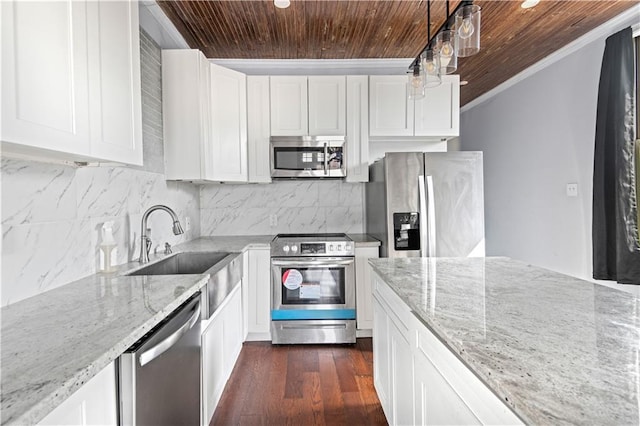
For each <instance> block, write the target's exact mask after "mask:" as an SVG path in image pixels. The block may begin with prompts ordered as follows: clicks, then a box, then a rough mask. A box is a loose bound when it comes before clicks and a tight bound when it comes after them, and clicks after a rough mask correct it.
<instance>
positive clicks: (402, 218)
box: [393, 212, 420, 250]
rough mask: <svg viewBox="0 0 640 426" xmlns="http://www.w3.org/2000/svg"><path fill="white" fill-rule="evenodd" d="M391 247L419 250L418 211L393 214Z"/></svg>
mask: <svg viewBox="0 0 640 426" xmlns="http://www.w3.org/2000/svg"><path fill="white" fill-rule="evenodd" d="M393 248H394V249H395V250H420V214H419V213H417V212H409V213H394V214H393Z"/></svg>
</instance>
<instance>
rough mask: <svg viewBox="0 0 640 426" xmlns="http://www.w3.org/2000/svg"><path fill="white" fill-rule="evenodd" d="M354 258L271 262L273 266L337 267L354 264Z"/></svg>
mask: <svg viewBox="0 0 640 426" xmlns="http://www.w3.org/2000/svg"><path fill="white" fill-rule="evenodd" d="M353 262H354V261H353V259H351V260H331V261H328V262H327V261H324V260H304V259H300V260H272V261H271V264H272V265H273V266H298V267H306V266H323V267H325V268H337V267H340V266H349V265H352V264H353Z"/></svg>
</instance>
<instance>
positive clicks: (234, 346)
mask: <svg viewBox="0 0 640 426" xmlns="http://www.w3.org/2000/svg"><path fill="white" fill-rule="evenodd" d="M241 287H242V286H241V285H240V283H238V285H237V286H236V289H235V290H234V291H233V292H232V293H231V294H230V295H229V296H227V297H229V298H230V300H229V304H228V305H227V306H226V312H225V316H224V332H223V339H224V340H223V343H222V347H223V348H224V354H225V356H224V370H225V376H226V377H225V381H226V380H227V379H228V378H229V376H231V372H232V371H233V366H234V365H235V364H236V360H237V359H238V355H240V350H242V342H243V341H244V339H243V334H242V291H241Z"/></svg>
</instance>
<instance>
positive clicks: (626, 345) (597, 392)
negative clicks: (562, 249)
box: [369, 258, 640, 425]
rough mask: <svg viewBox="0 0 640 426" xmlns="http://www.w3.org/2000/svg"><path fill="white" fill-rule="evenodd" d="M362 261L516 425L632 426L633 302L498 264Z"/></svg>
mask: <svg viewBox="0 0 640 426" xmlns="http://www.w3.org/2000/svg"><path fill="white" fill-rule="evenodd" d="M369 263H370V264H371V265H372V267H373V270H374V271H375V272H376V273H377V274H378V275H379V276H380V277H381V278H382V280H383V281H385V282H386V283H387V284H388V285H389V286H390V287H391V288H392V289H393V290H394V291H395V292H396V293H397V294H398V296H400V298H401V299H402V300H403V301H404V302H405V303H406V304H407V305H408V306H409V308H410V309H411V310H412V311H413V312H414V314H415V315H416V316H417V317H418V318H419V319H420V320H421V321H422V322H423V323H424V324H425V325H426V326H427V327H428V328H430V329H431V330H432V331H433V332H434V333H435V334H436V335H437V336H438V337H439V338H440V339H441V340H442V341H443V342H444V343H445V345H447V346H448V347H449V349H450V350H451V351H452V352H453V353H454V354H456V355H457V356H458V358H460V359H461V360H462V361H463V362H464V363H465V364H466V365H467V366H468V367H469V368H470V370H471V371H473V372H474V373H475V374H476V375H477V376H478V377H479V378H480V379H481V380H482V381H483V382H484V383H486V384H487V385H488V387H489V388H490V389H492V390H493V392H494V393H495V394H496V395H498V397H499V398H500V399H501V400H502V401H504V402H505V403H506V404H507V405H508V406H509V407H511V409H512V410H513V411H514V412H515V413H516V414H517V415H518V416H519V417H520V418H522V419H523V420H524V422H525V423H527V424H554V425H558V424H636V425H637V424H638V423H639V421H640V417H639V411H640V410H639V407H640V391H639V389H640V364H639V359H640V299H638V298H636V297H635V296H633V295H631V294H629V293H625V292H622V291H619V290H615V289H612V288H609V287H605V286H602V285H599V284H595V283H592V282H588V281H584V280H580V279H578V278H574V277H570V276H567V275H563V274H559V273H556V272H552V271H549V270H545V269H542V268H538V267H534V266H531V265H528V264H526V263H523V262H519V261H515V260H512V259H508V258H468V259H454V258H412V259H371V260H369Z"/></svg>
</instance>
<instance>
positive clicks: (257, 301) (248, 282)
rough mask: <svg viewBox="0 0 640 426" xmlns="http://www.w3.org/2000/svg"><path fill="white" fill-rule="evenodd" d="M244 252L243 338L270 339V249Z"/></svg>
mask: <svg viewBox="0 0 640 426" xmlns="http://www.w3.org/2000/svg"><path fill="white" fill-rule="evenodd" d="M246 253H247V258H246V262H244V267H245V272H246V279H243V286H244V289H245V291H246V293H247V296H246V297H245V305H244V307H245V309H244V310H245V312H246V313H247V314H246V315H245V319H246V321H247V326H246V333H245V340H271V251H270V249H269V248H256V249H249V250H247V252H246Z"/></svg>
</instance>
